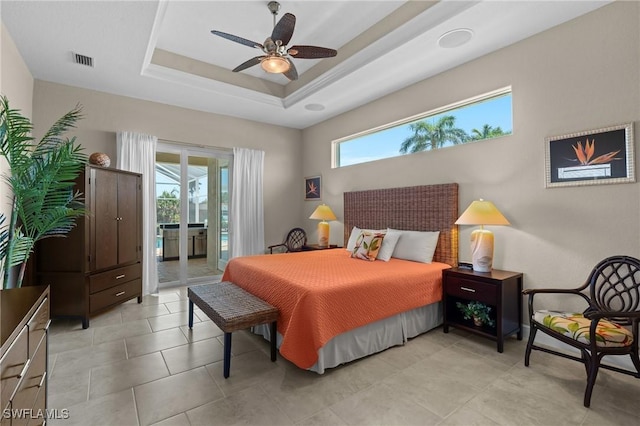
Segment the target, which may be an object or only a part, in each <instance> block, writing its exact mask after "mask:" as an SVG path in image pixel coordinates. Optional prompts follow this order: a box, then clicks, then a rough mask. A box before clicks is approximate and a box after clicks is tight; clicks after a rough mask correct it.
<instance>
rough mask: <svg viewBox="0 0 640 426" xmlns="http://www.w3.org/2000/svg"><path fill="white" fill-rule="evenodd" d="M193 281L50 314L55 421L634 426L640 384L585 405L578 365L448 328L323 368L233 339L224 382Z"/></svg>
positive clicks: (618, 385) (607, 391)
mask: <svg viewBox="0 0 640 426" xmlns="http://www.w3.org/2000/svg"><path fill="white" fill-rule="evenodd" d="M186 310H187V299H186V290H185V287H181V288H173V289H165V290H162V291H161V293H160V295H159V296H147V297H145V298H144V300H143V303H142V304H137V303H136V302H135V300H133V301H130V302H128V303H125V304H123V305H121V306H119V307H117V308H115V309H112V310H110V311H108V312H105V313H103V314H101V315H98V316H96V317H94V318H92V319H91V327H90V328H89V329H87V330H82V328H81V325H80V321H72V320H54V322H53V324H52V328H51V336H50V347H49V351H50V359H49V368H50V380H49V408H50V409H59V410H60V409H68V410H69V415H70V418H69V419H67V420H52V421H50V422H48V423H47V424H52V425H65V426H66V425H119V426H120V425H131V426H134V425H231V424H244V425H293V424H296V425H351V424H353V425H392V424H395V425H414V424H415V425H431V424H433V425H559V424H563V425H584V426H587V425H637V424H639V423H640V409H639V408H638V407H639V406H640V404H639V403H640V380H638V379H634V378H632V377H628V376H624V375H622V374H617V373H612V372H609V371H602V372H601V373H600V375H599V377H598V382H597V383H596V386H595V389H594V393H593V399H592V407H591V408H590V409H586V408H584V407H583V406H582V397H583V392H584V386H585V384H586V378H585V372H584V368H583V366H582V365H580V364H578V363H576V362H573V361H569V360H565V359H563V358H560V357H556V356H552V355H548V354H545V353H541V352H534V353H533V354H532V358H531V366H530V367H529V368H526V367H524V365H523V354H524V347H525V342H519V341H517V340H515V339H509V340H508V341H507V342H506V343H505V352H504V353H502V354H499V353H497V352H496V350H495V343H494V342H491V341H489V340H486V339H481V338H478V337H475V336H471V335H468V334H466V333H461V332H459V331H456V330H453V331H452V332H450V333H448V334H444V333H443V332H442V329H441V328H438V329H435V330H433V331H431V332H429V333H426V334H424V335H421V336H419V337H417V338H415V339H412V340H411V341H409V342H408V343H407V344H406V345H404V346H402V347H396V348H391V349H389V350H386V351H384V352H382V353H380V354H376V355H373V356H370V357H367V358H365V359H362V360H359V361H356V362H352V363H350V364H348V365H344V366H341V367H338V368H334V369H331V370H329V371H327V372H326V373H325V374H324V375H317V374H315V373H311V372H307V371H302V370H300V369H298V368H296V367H295V366H293V365H292V364H291V363H289V362H288V361H286V360H284V359H282V358H280V357H279V358H278V361H277V362H275V363H272V362H271V361H270V359H269V345H268V343H267V342H266V341H264V340H263V339H262V338H260V337H257V336H254V335H251V334H249V333H248V332H237V333H234V336H233V351H232V352H233V357H232V362H231V377H229V378H228V379H227V380H225V379H224V378H223V377H222V356H223V352H222V350H223V345H222V336H223V333H222V331H220V329H218V328H217V327H216V326H215V325H214V324H213V323H212V322H211V321H210V320H209V319H208V318H206V316H205V315H203V314H202V312H200V311H199V310H198V309H196V318H195V322H196V323H195V324H194V328H193V330H189V328H188V327H187V325H186V324H187V315H186Z"/></svg>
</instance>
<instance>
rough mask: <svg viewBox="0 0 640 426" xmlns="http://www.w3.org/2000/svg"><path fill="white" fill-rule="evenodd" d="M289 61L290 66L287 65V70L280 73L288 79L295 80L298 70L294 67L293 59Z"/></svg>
mask: <svg viewBox="0 0 640 426" xmlns="http://www.w3.org/2000/svg"><path fill="white" fill-rule="evenodd" d="M289 63H290V64H291V67H289V70H288V71H287V72H283V73H282V74H284V76H285V77H287V78H288V79H289V80H297V79H298V70H297V69H296V66H295V65H294V64H293V61H291V60H290V61H289Z"/></svg>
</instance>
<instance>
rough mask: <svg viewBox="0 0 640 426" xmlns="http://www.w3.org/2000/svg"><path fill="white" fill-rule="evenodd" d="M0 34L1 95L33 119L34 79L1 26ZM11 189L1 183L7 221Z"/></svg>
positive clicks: (0, 166)
mask: <svg viewBox="0 0 640 426" xmlns="http://www.w3.org/2000/svg"><path fill="white" fill-rule="evenodd" d="M1 27H2V28H1V30H0V31H1V34H0V39H1V40H0V93H2V94H3V95H5V96H6V97H7V98H8V99H9V106H10V107H11V108H12V109H19V110H21V112H22V115H24V116H26V117H29V118H31V117H32V105H33V77H32V76H31V73H30V72H29V69H28V68H27V65H26V64H25V63H24V60H23V59H22V56H21V55H20V52H18V49H17V48H16V45H15V44H14V42H13V39H12V38H11V36H10V35H9V33H8V32H7V30H6V28H5V26H4V24H1ZM6 173H8V166H7V163H6V161H5V159H4V158H0V174H2V175H4V174H6ZM9 194H10V189H9V187H8V186H7V185H6V183H5V182H4V181H1V182H0V213H3V214H4V215H5V216H6V217H7V220H8V218H9V216H10V215H11V205H10V204H9V200H10V197H9Z"/></svg>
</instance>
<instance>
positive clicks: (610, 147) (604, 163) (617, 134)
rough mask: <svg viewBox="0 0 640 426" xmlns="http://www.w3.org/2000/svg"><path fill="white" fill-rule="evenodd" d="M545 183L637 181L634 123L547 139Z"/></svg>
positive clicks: (554, 184)
mask: <svg viewBox="0 0 640 426" xmlns="http://www.w3.org/2000/svg"><path fill="white" fill-rule="evenodd" d="M545 142H546V144H545V166H546V173H545V175H546V187H547V188H553V187H557V186H578V185H599V184H606V183H628V182H635V181H636V175H635V168H634V165H635V160H634V154H633V146H634V142H633V123H628V124H620V125H617V126H611V127H606V128H603V129H597V130H589V131H585V132H579V133H572V134H568V135H563V136H554V137H549V138H546V140H545Z"/></svg>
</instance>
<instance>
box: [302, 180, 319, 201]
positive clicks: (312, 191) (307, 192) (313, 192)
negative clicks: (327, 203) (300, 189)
mask: <svg viewBox="0 0 640 426" xmlns="http://www.w3.org/2000/svg"><path fill="white" fill-rule="evenodd" d="M321 181H322V178H321V177H320V176H311V177H306V178H304V199H305V200H316V201H317V200H320V195H321V193H320V191H321V185H322V182H321Z"/></svg>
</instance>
